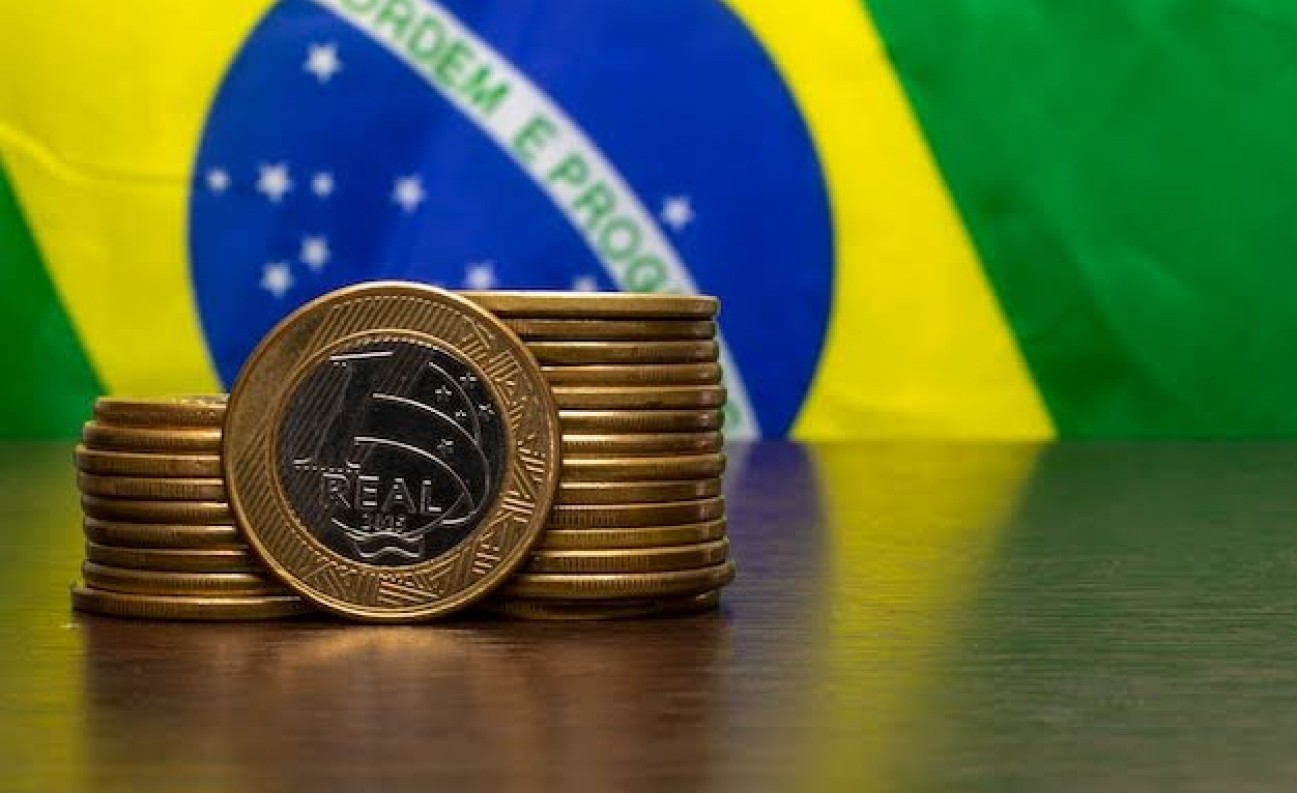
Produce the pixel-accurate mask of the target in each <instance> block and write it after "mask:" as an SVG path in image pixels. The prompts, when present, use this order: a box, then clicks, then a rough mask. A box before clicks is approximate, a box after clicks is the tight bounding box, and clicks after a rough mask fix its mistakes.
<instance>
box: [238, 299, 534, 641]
mask: <svg viewBox="0 0 1297 793" xmlns="http://www.w3.org/2000/svg"><path fill="white" fill-rule="evenodd" d="M357 448H360V449H363V451H364V453H363V454H355V453H354V451H353V450H355V449H357ZM559 453H560V449H559V427H558V417H557V411H556V409H555V408H554V403H553V397H552V396H551V395H550V392H549V387H548V386H547V385H546V383H545V380H544V377H543V376H542V375H541V372H540V368H539V367H538V366H537V365H536V363H535V360H534V359H533V358H532V357H531V355H530V354H529V353H528V352H527V348H526V347H525V346H523V344H522V342H521V341H519V340H518V338H517V336H515V335H514V334H513V332H512V331H510V330H509V329H508V328H507V327H505V326H504V325H503V324H502V323H501V322H500V320H499V319H497V318H496V317H495V316H493V315H492V314H490V313H489V312H487V311H486V310H485V309H483V308H481V307H480V306H478V305H476V304H474V303H471V302H469V301H468V300H466V299H464V298H461V297H459V296H457V295H454V294H452V293H449V292H446V291H444V290H441V289H436V288H433V287H428V286H423V285H419V284H403V283H381V282H380V283H372V284H365V285H361V286H356V287H350V288H347V289H342V290H339V291H337V292H334V293H332V294H329V295H326V296H325V297H323V298H320V299H318V300H316V301H314V302H312V303H309V304H307V305H306V306H304V307H303V308H300V309H298V310H297V311H296V312H294V313H293V314H291V315H290V316H289V317H288V318H287V319H285V320H284V321H283V322H281V323H280V324H279V325H278V326H277V327H276V328H275V329H274V330H272V331H271V332H270V334H269V335H268V336H267V337H266V338H265V339H264V340H263V341H262V342H261V344H260V345H259V346H258V347H257V349H256V350H255V351H254V352H253V354H252V356H251V357H250V358H249V359H248V362H247V364H246V365H245V366H244V368H243V371H242V372H241V373H240V374H239V378H238V381H237V382H236V383H235V386H234V390H233V392H232V393H231V394H230V405H229V411H228V413H227V415H226V432H225V455H224V457H225V466H226V480H227V486H228V489H229V493H230V503H231V506H232V507H233V510H234V513H235V515H236V516H237V519H238V524H239V526H240V527H241V528H242V529H243V531H244V534H245V535H246V536H247V540H248V543H249V544H250V545H252V546H253V549H254V550H255V551H256V553H257V556H258V557H259V558H261V559H262V561H264V562H265V563H266V565H267V566H268V567H269V568H270V569H271V570H272V571H274V574H275V575H276V576H277V577H279V578H281V579H283V580H284V582H285V583H287V584H288V585H289V586H291V587H292V588H293V589H294V590H296V591H297V592H298V593H299V594H301V595H302V596H303V597H305V598H306V599H307V600H310V601H311V602H313V603H315V604H316V605H318V606H320V607H321V608H324V609H326V610H328V611H332V612H334V613H337V614H341V615H344V616H348V617H352V618H355V619H361V620H368V621H373V622H408V621H411V620H416V619H428V618H431V617H435V616H440V615H444V614H448V613H450V612H453V611H456V610H458V609H460V608H463V607H465V606H467V605H469V604H471V603H473V602H475V601H477V600H479V599H481V598H482V597H483V596H485V595H486V594H487V593H489V592H490V591H491V590H492V589H494V588H495V587H497V586H499V585H500V584H501V583H502V582H503V581H505V580H506V579H507V578H508V577H509V576H510V575H512V574H513V572H514V571H515V570H516V569H517V568H518V567H519V566H520V565H522V564H523V563H525V562H526V560H527V554H528V552H529V551H530V549H531V547H532V546H533V545H535V544H536V541H537V540H538V539H539V536H540V533H541V531H542V529H543V527H544V523H545V515H546V514H547V513H548V511H549V507H550V504H551V502H552V500H553V496H554V491H555V488H556V487H557V484H558V474H559ZM353 461H356V462H353ZM357 463H358V464H357Z"/></svg>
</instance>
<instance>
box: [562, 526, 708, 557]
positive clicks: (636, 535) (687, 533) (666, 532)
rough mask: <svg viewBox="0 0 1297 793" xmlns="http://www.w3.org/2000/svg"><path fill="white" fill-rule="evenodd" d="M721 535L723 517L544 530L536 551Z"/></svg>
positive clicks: (682, 541)
mask: <svg viewBox="0 0 1297 793" xmlns="http://www.w3.org/2000/svg"><path fill="white" fill-rule="evenodd" d="M724 536H725V519H724V518H718V519H716V520H709V521H706V522H703V523H684V524H681V525H679V526H640V527H638V528H633V529H548V530H547V531H546V532H545V534H544V535H543V536H542V537H541V541H540V545H539V546H537V547H538V549H539V550H553V551H582V550H585V551H591V550H613V549H619V548H620V549H624V548H657V547H661V546H663V545H689V544H692V543H699V542H708V541H710V540H719V539H721V538H722V537H724Z"/></svg>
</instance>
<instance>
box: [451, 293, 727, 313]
mask: <svg viewBox="0 0 1297 793" xmlns="http://www.w3.org/2000/svg"><path fill="white" fill-rule="evenodd" d="M459 294H460V295H462V296H464V297H466V298H468V299H469V300H471V301H473V302H474V303H476V304H478V305H479V306H482V307H483V308H485V309H486V310H488V311H490V312H491V313H492V314H495V315H497V316H500V317H536V318H540V317H552V318H557V319H711V318H712V317H714V316H716V311H717V310H718V309H719V308H720V302H719V301H718V300H717V299H716V298H714V297H708V296H704V295H645V294H634V293H630V292H599V293H582V292H508V291H491V292H460V293H459Z"/></svg>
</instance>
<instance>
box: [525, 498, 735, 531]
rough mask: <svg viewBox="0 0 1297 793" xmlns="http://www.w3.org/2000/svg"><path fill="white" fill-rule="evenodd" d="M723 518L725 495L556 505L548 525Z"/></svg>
mask: <svg viewBox="0 0 1297 793" xmlns="http://www.w3.org/2000/svg"><path fill="white" fill-rule="evenodd" d="M724 515H725V498H724V496H717V497H716V498H703V499H698V500H697V501H663V502H658V503H645V504H555V505H554V507H553V508H552V509H551V510H550V511H549V523H548V524H547V525H548V528H549V529H550V530H553V529H579V530H582V531H584V530H586V529H629V528H637V527H640V526H672V525H676V524H680V523H701V522H703V521H708V520H715V519H717V518H720V517H723V516H724Z"/></svg>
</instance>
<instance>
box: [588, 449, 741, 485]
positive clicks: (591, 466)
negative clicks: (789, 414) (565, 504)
mask: <svg viewBox="0 0 1297 793" xmlns="http://www.w3.org/2000/svg"><path fill="white" fill-rule="evenodd" d="M724 471H725V455H723V454H690V455H680V456H673V457H661V456H659V457H577V456H575V455H569V456H565V457H564V458H563V481H565V482H615V481H645V480H652V479H707V478H715V477H718V476H720V475H721V473H723V472H724Z"/></svg>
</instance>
